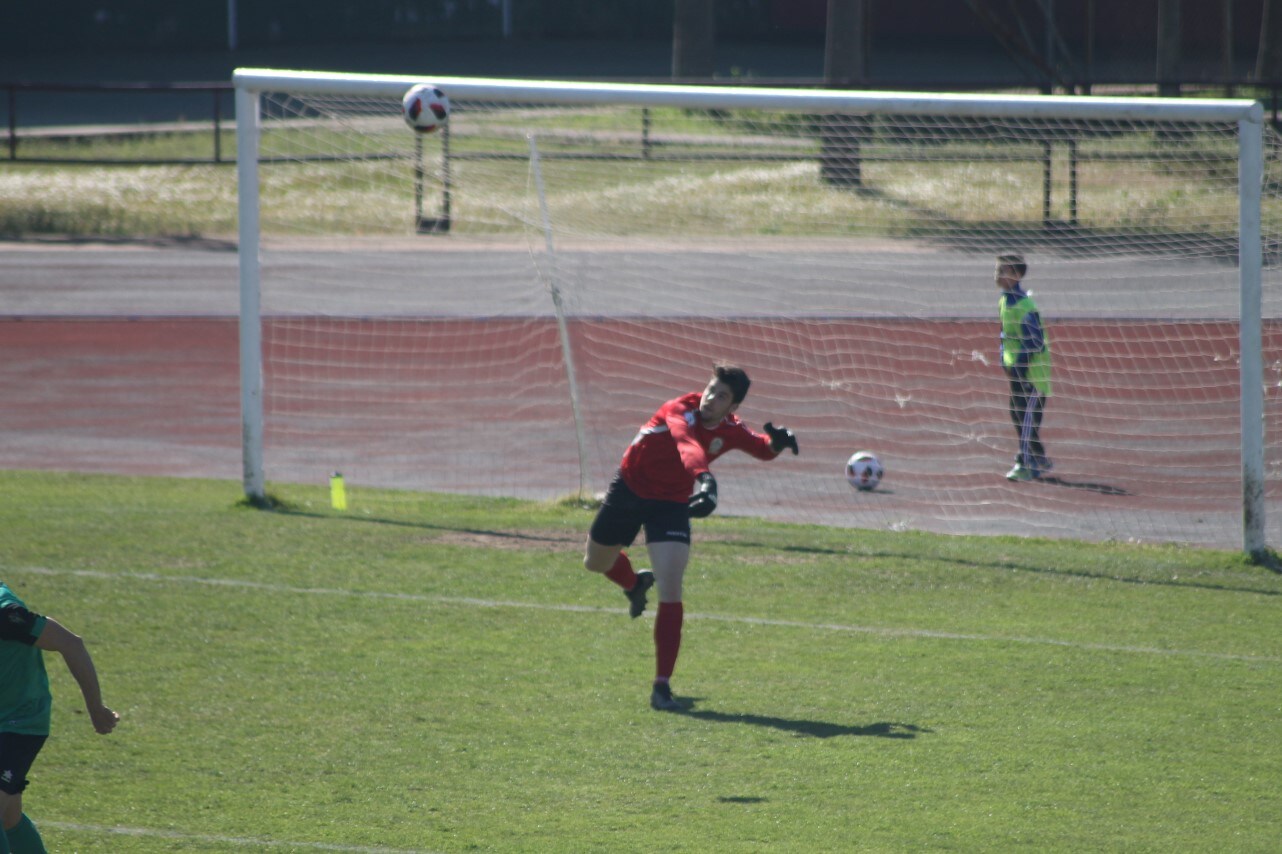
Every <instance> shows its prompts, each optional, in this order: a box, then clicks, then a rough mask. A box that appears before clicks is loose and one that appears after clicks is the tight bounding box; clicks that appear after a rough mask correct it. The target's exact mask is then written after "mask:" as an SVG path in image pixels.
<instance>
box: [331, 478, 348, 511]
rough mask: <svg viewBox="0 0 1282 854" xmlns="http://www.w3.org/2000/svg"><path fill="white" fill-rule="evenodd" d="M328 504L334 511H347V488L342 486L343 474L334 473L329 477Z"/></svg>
mask: <svg viewBox="0 0 1282 854" xmlns="http://www.w3.org/2000/svg"><path fill="white" fill-rule="evenodd" d="M329 503H330V504H332V505H334V509H335V510H346V509H347V487H346V486H344V485H343V473H342V472H341V471H336V472H334V473H333V474H332V475H330V477H329Z"/></svg>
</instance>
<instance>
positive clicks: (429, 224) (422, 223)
mask: <svg viewBox="0 0 1282 854" xmlns="http://www.w3.org/2000/svg"><path fill="white" fill-rule="evenodd" d="M416 230H417V231H418V233H419V234H448V233H449V231H450V220H449V217H423V218H420V219H419V221H418V227H417V229H416Z"/></svg>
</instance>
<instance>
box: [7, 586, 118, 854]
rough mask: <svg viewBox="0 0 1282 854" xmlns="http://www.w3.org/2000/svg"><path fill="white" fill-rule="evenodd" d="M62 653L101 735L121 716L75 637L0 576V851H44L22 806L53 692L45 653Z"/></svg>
mask: <svg viewBox="0 0 1282 854" xmlns="http://www.w3.org/2000/svg"><path fill="white" fill-rule="evenodd" d="M46 651H48V652H56V653H58V654H59V655H61V656H62V660H63V661H64V662H65V663H66V665H67V669H68V670H70V671H71V675H72V677H74V678H75V680H76V684H78V685H79V686H80V693H81V694H83V695H84V700H85V708H86V709H87V710H88V711H89V720H90V722H92V723H93V728H94V729H95V730H97V731H98V732H100V733H102V734H103V735H106V734H107V733H109V732H111V731H112V730H113V729H115V727H116V722H117V721H119V720H120V716H119V715H117V714H116V713H115V712H113V711H112V710H111V709H109V708H107V707H106V706H105V705H103V702H102V692H101V691H100V689H99V687H98V672H97V670H95V669H94V665H93V659H92V658H91V657H90V655H89V650H88V649H87V648H86V647H85V643H84V641H83V640H81V639H80V637H79V636H78V635H76V634H74V633H73V632H70V631H68V630H67V629H66V628H64V627H63V626H62V624H60V623H59V622H58V621H56V620H54V619H53V618H52V617H45V616H42V615H40V614H37V613H34V612H33V611H29V610H28V609H27V606H26V605H24V604H23V602H22V600H21V599H19V598H18V597H17V596H16V595H14V593H13V591H12V590H10V589H9V587H8V585H6V584H5V583H4V582H2V581H0V819H2V820H3V825H4V832H3V833H0V854H44V852H45V847H44V842H43V841H41V839H40V833H39V831H37V830H36V826H35V825H34V824H32V822H31V819H29V818H27V816H26V814H25V813H23V811H22V791H23V789H25V788H26V787H27V771H29V770H30V769H31V764H32V763H33V762H34V761H35V758H36V755H37V754H39V753H40V748H41V747H43V746H44V743H45V739H47V738H48V737H49V722H50V711H51V709H52V706H53V695H52V694H50V692H49V677H48V675H47V674H46V673H45V663H44V653H45V652H46Z"/></svg>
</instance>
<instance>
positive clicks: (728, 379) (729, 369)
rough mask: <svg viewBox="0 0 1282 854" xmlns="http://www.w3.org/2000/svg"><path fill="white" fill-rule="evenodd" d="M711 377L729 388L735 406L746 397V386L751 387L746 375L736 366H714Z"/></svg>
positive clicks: (750, 381)
mask: <svg viewBox="0 0 1282 854" xmlns="http://www.w3.org/2000/svg"><path fill="white" fill-rule="evenodd" d="M712 377H713V379H715V380H718V381H720V382H723V383H725V384H726V385H728V386H730V393H731V396H732V399H733V400H734V402H735V403H736V404H738V403H743V399H744V398H745V397H747V396H748V386H750V385H752V380H750V379H748V373H747V372H746V371H745V370H744V369H743V368H741V367H739V366H738V365H715V366H713V368H712Z"/></svg>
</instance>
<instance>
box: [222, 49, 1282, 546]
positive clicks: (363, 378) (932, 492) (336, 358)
mask: <svg viewBox="0 0 1282 854" xmlns="http://www.w3.org/2000/svg"><path fill="white" fill-rule="evenodd" d="M422 82H431V83H433V84H435V85H437V86H438V87H440V88H441V89H442V90H444V91H445V92H446V93H447V94H448V95H449V98H450V102H451V105H452V116H451V119H450V121H449V129H450V130H449V145H448V146H442V145H440V144H439V137H440V135H439V134H437V135H436V137H437V138H438V139H433V138H432V137H430V136H429V137H416V136H415V135H414V134H412V133H411V132H410V131H409V130H408V129H407V128H405V127H404V125H403V124H402V123H401V122H400V118H399V112H398V105H399V100H400V98H401V96H402V95H403V94H404V92H405V91H406V90H407V89H408V88H410V87H411V86H413V85H415V84H417V83H422ZM234 84H235V87H236V92H237V97H236V106H237V142H238V171H237V174H238V179H239V190H238V192H239V206H240V223H239V235H240V285H241V339H240V346H241V383H242V411H243V420H244V430H243V435H244V445H245V446H244V488H245V492H246V494H247V495H248V496H249V497H250V498H251V499H254V500H262V499H263V498H264V497H265V490H266V484H267V483H268V482H269V481H271V480H312V479H318V478H319V477H321V475H322V472H321V471H320V469H321V468H331V467H332V468H334V469H335V470H337V469H338V468H340V467H346V468H351V467H356V470H357V476H356V477H355V478H353V477H351V476H350V475H349V483H353V482H355V483H357V484H364V485H367V486H371V487H373V486H382V487H392V488H405V489H409V490H415V489H420V490H421V489H429V490H443V491H452V492H476V493H481V494H494V495H513V496H519V497H554V496H558V495H563V494H566V493H574V492H583V491H584V490H585V489H587V490H591V491H600V490H601V489H603V488H604V485H605V483H606V482H607V481H608V478H609V476H610V474H611V473H612V470H613V466H614V465H615V464H617V457H618V455H619V454H620V453H621V451H622V448H623V446H624V444H626V441H627V440H628V439H629V438H630V436H631V433H630V431H632V430H634V429H635V427H636V426H637V425H639V424H640V423H641V422H643V421H644V419H645V418H646V417H647V416H648V414H649V411H652V409H653V407H654V406H657V405H658V403H660V402H662V400H663V399H666V398H667V397H671V396H674V395H675V394H678V393H681V392H684V391H689V390H693V389H694V388H697V387H699V386H700V385H701V384H702V382H703V381H704V379H705V377H704V376H703V374H705V373H706V372H707V370H708V368H709V367H710V365H711V362H712V361H713V360H714V359H718V358H729V359H733V360H736V361H739V362H741V363H745V367H747V368H748V369H749V373H750V374H751V375H752V376H753V378H754V386H753V391H752V394H751V395H750V397H749V400H748V401H746V402H745V405H744V415H745V418H746V419H747V420H748V421H749V423H750V424H752V425H753V426H755V427H757V428H758V429H759V428H760V425H761V423H762V422H764V421H766V420H774V421H776V422H783V423H787V424H788V426H790V427H794V429H796V430H797V432H798V435H799V436H800V437H801V440H802V448H803V454H802V456H801V457H800V458H798V460H797V461H795V462H793V461H783V462H777V463H775V464H772V465H770V466H764V467H762V466H759V465H757V466H752V465H748V464H745V463H741V462H740V461H737V460H733V461H732V457H733V455H732V457H731V458H727V459H726V460H725V461H724V463H718V465H719V466H725V467H727V468H729V469H732V470H733V472H734V473H733V475H730V476H728V478H727V486H728V487H729V489H727V490H726V491H727V496H726V499H727V500H726V501H725V502H724V507H725V509H726V511H727V512H738V513H744V514H750V515H760V516H765V517H771V518H784V519H790V520H795V521H815V522H821V523H825V524H837V525H850V526H857V527H885V528H891V529H901V528H918V529H923V530H937V531H942V532H950V533H951V532H975V533H1030V534H1036V535H1049V536H1069V537H1081V538H1086V539H1128V540H1138V541H1175V542H1180V541H1187V542H1192V543H1196V544H1207V545H1216V546H1221V547H1224V546H1227V545H1231V546H1232V547H1238V546H1240V547H1241V548H1243V549H1244V550H1246V551H1248V552H1250V553H1251V554H1259V553H1261V552H1263V551H1265V550H1266V548H1267V547H1268V543H1269V542H1270V540H1271V539H1272V540H1273V541H1276V539H1277V536H1276V535H1275V536H1273V537H1270V534H1269V531H1270V525H1276V524H1277V520H1276V519H1275V518H1274V516H1275V515H1276V514H1270V513H1268V512H1266V511H1267V507H1268V501H1269V496H1268V493H1269V490H1268V486H1269V484H1268V471H1269V468H1268V466H1267V465H1266V458H1267V457H1268V456H1269V455H1270V447H1271V446H1270V445H1269V444H1268V443H1267V442H1266V437H1267V435H1269V434H1266V431H1265V426H1266V423H1269V422H1270V418H1271V417H1276V416H1277V413H1276V412H1275V411H1274V410H1273V409H1272V408H1271V401H1270V400H1269V395H1268V390H1270V389H1273V388H1276V387H1277V386H1278V379H1279V377H1278V376H1275V374H1276V373H1277V370H1276V369H1275V367H1270V368H1269V370H1268V371H1267V372H1266V365H1270V366H1274V365H1275V364H1282V354H1275V353H1274V352H1273V350H1274V349H1277V348H1278V347H1279V346H1282V344H1280V343H1279V342H1278V341H1276V340H1275V339H1276V338H1277V336H1276V335H1270V334H1269V333H1270V330H1271V328H1272V327H1270V326H1269V324H1268V321H1269V320H1270V319H1272V318H1276V317H1277V316H1278V314H1279V312H1278V311H1277V308H1276V306H1274V305H1272V303H1273V302H1274V300H1273V299H1271V296H1272V294H1273V293H1274V290H1273V289H1271V288H1270V287H1266V285H1270V286H1271V285H1273V284H1274V283H1275V282H1274V279H1275V275H1274V274H1275V270H1274V264H1275V261H1274V260H1273V258H1272V254H1274V253H1273V249H1272V248H1271V249H1270V254H1269V255H1268V256H1267V257H1266V253H1265V251H1264V249H1265V246H1266V245H1268V246H1269V247H1276V246H1277V245H1279V240H1280V238H1279V235H1278V230H1279V226H1278V221H1277V220H1278V217H1279V216H1280V215H1282V205H1279V202H1278V198H1277V190H1276V187H1277V185H1278V182H1277V179H1276V175H1274V174H1273V172H1270V170H1271V169H1276V167H1275V165H1274V164H1275V160H1276V152H1277V150H1278V144H1277V137H1276V135H1275V134H1274V133H1273V131H1272V130H1271V129H1269V128H1268V127H1267V126H1266V124H1265V122H1264V111H1263V109H1262V107H1261V105H1260V104H1258V103H1257V102H1253V101H1247V100H1233V99H1215V100H1196V99H1169V98H1130V97H1095V96H1092V97H1077V96H1040V95H1026V96H1020V95H1011V96H999V95H976V94H924V93H887V92H838V91H830V90H810V89H786V88H762V87H709V86H676V85H640V84H607V83H590V82H556V81H519V80H501V79H487V78H459V77H450V76H432V75H413V76H410V75H369V74H343V73H328V72H315V71H279V70H269V69H239V70H237V71H236V72H235V75H234ZM842 128H845V129H846V130H845V131H844V132H845V133H847V134H849V135H850V142H851V144H842V142H841V140H840V139H837V137H839V136H840V134H841V133H842V132H843V131H842V130H841V129H842ZM834 139H835V140H836V142H834ZM834 152H847V154H846V155H841V154H834ZM840 156H848V157H853V158H858V161H857V162H856V163H853V164H851V165H852V166H855V167H857V171H856V174H858V175H859V176H860V179H859V181H858V182H856V183H855V185H850V183H849V182H843V181H833V180H831V179H830V177H826V176H831V175H832V174H835V173H837V172H841V171H842V170H841V169H840V168H837V167H840V164H836V167H834V163H833V162H832V160H833V158H834V157H840ZM1266 174H1267V175H1269V176H1271V177H1272V180H1266ZM545 185H546V186H545ZM433 187H435V189H436V192H438V193H440V194H442V195H444V197H445V198H448V199H449V209H448V216H449V222H450V227H449V229H448V231H441V230H436V231H430V232H429V233H420V229H419V228H418V225H419V221H420V220H421V218H422V215H421V213H420V209H421V207H422V205H423V204H424V201H423V200H424V199H426V198H427V197H428V195H429V194H430V193H431V192H432V189H433ZM445 194H447V195H445ZM1059 213H1063V214H1064V215H1063V216H1060V215H1058V214H1059ZM554 235H555V241H554V239H553V236H554ZM554 243H555V247H556V249H555V252H554V251H553V249H552V247H553V245H554ZM999 251H1022V252H1024V253H1025V255H1026V256H1028V257H1029V259H1030V267H1031V269H1030V274H1029V281H1030V283H1031V287H1032V289H1033V291H1034V293H1035V294H1036V297H1037V299H1038V303H1039V306H1040V308H1041V311H1042V314H1043V318H1044V320H1045V322H1046V325H1047V326H1048V328H1049V333H1050V338H1051V341H1052V353H1053V358H1054V365H1055V367H1054V382H1055V388H1056V390H1055V392H1054V394H1053V395H1052V396H1051V399H1050V400H1051V403H1050V405H1049V406H1048V409H1047V413H1046V418H1045V425H1044V435H1045V436H1046V438H1047V441H1048V447H1049V451H1048V452H1049V453H1050V454H1051V456H1052V457H1054V458H1055V461H1056V466H1057V468H1056V470H1055V473H1054V477H1049V478H1044V479H1043V480H1044V482H1042V483H1036V484H1033V485H1031V486H1029V485H1025V484H1010V483H1007V482H1005V481H1004V479H1003V478H1002V474H1003V473H1004V468H1003V464H1004V463H1006V464H1008V461H1009V459H1010V456H1011V454H1012V452H1013V451H1014V433H1013V430H1012V427H1011V425H1010V423H1009V420H1008V417H1007V414H1006V403H1005V393H1004V391H1003V388H1004V382H1005V381H1004V379H1003V377H1002V374H1001V371H1000V370H999V369H998V368H996V366H995V365H994V364H993V358H994V357H993V353H994V351H995V348H996V345H995V339H996V333H997V329H996V327H997V323H996V291H995V290H994V289H993V285H992V272H991V269H992V259H993V257H994V255H995V254H996V253H997V252H999ZM1266 274H1267V276H1266ZM1266 278H1267V281H1266ZM1230 287H1231V291H1230V290H1229V289H1230ZM1230 293H1231V297H1230ZM1266 356H1267V359H1266ZM1275 359H1277V361H1276V362H1275V361H1274V360H1275ZM1230 371H1231V382H1232V387H1231V388H1225V383H1226V381H1227V380H1228V378H1229V377H1230ZM647 408H648V411H647ZM1230 410H1231V411H1232V412H1233V415H1232V416H1231V417H1230V416H1229V415H1228V414H1227V413H1228V412H1230ZM447 413H448V415H449V416H451V417H446V415H447ZM749 413H752V414H749ZM456 419H457V420H456ZM629 425H630V426H629ZM534 435H537V436H538V440H537V441H532V439H533V436H534ZM807 440H809V441H807ZM864 447H867V448H869V449H871V450H874V451H876V452H878V454H879V456H880V457H881V458H882V461H883V463H885V464H886V467H887V476H886V481H885V483H884V484H883V487H882V489H881V490H880V491H879V492H877V493H871V494H868V495H864V494H859V495H856V494H854V493H853V491H851V490H849V488H848V487H846V486H845V484H844V480H843V478H842V476H841V463H842V462H843V461H844V459H845V458H846V457H847V456H849V454H850V453H851V452H853V451H855V450H860V449H862V448H864ZM512 453H520V454H521V465H520V467H519V470H518V471H513V470H512V459H511V457H510V456H509V455H510V454H512ZM312 469H316V470H315V471H313V470H312ZM557 470H560V471H558V473H556V474H549V472H552V471H557ZM324 474H325V476H327V475H328V472H324ZM736 482H738V483H740V484H741V487H740V488H737V489H736V488H735V486H733V484H735V483H736ZM1231 530H1236V534H1233V533H1230V531H1231ZM1229 540H1232V543H1231V544H1230V542H1229Z"/></svg>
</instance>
